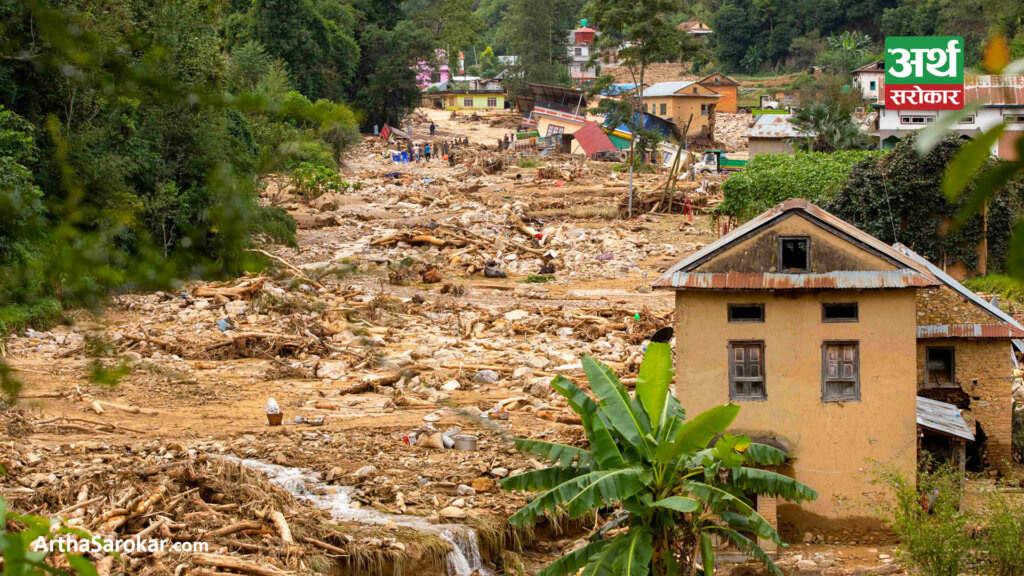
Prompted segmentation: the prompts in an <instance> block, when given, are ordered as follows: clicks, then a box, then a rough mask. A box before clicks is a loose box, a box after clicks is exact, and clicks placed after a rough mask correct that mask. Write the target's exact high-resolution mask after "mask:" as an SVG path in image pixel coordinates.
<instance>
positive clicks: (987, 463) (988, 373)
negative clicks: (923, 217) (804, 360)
mask: <svg viewBox="0 0 1024 576" xmlns="http://www.w3.org/2000/svg"><path fill="white" fill-rule="evenodd" d="M895 248H896V249H897V250H899V251H900V252H901V253H903V254H905V255H906V256H908V257H909V258H912V259H914V260H916V261H917V262H919V263H920V264H921V265H922V266H925V267H927V268H928V272H929V273H930V274H931V275H932V276H933V277H934V278H935V279H936V280H938V281H939V282H940V283H941V286H939V287H935V288H928V289H924V290H920V291H919V292H918V293H917V383H918V395H920V396H923V397H927V398H932V399H934V400H940V401H943V402H946V403H949V404H953V405H956V406H957V407H958V408H960V409H961V410H963V412H964V416H965V418H966V419H967V421H968V424H969V425H970V427H971V429H972V430H973V433H974V435H975V436H976V442H974V443H973V444H972V445H970V446H968V447H967V454H968V456H967V462H966V463H965V464H966V466H967V467H968V468H969V469H971V470H973V471H981V470H982V469H983V468H988V469H989V470H990V471H991V473H993V474H1001V475H1005V474H1009V473H1010V467H1011V461H1012V456H1011V446H1010V444H1011V436H1012V423H1011V420H1012V415H1013V401H1012V399H1011V394H1012V381H1013V369H1014V367H1015V366H1016V363H1017V362H1016V356H1015V351H1014V347H1017V348H1018V349H1020V348H1021V347H1024V340H1021V338H1024V327H1022V326H1021V325H1020V323H1019V322H1017V321H1016V320H1014V318H1013V317H1012V316H1010V315H1009V314H1007V313H1005V312H1003V311H1002V310H1000V309H999V307H998V306H996V305H995V304H992V303H990V302H987V301H986V300H984V299H983V298H981V297H980V296H978V295H977V294H975V293H974V292H971V291H970V290H969V289H967V288H966V287H964V286H963V285H962V284H960V283H959V282H957V281H956V280H954V279H953V277H952V276H950V275H948V274H946V273H945V272H943V271H942V270H941V269H940V268H939V267H937V266H935V265H934V264H932V263H930V262H928V261H927V260H926V259H925V258H923V257H922V256H920V255H918V254H916V253H915V252H914V251H913V250H911V249H910V248H907V247H906V246H903V245H902V244H897V245H896V246H895Z"/></svg>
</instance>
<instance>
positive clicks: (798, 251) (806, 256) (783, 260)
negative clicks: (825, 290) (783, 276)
mask: <svg viewBox="0 0 1024 576" xmlns="http://www.w3.org/2000/svg"><path fill="white" fill-rule="evenodd" d="M779 252H780V254H779V263H780V264H781V267H782V271H783V272H807V271H808V270H809V269H810V267H811V260H810V252H811V239H810V238H808V237H806V236H791V237H785V236H784V237H782V238H779Z"/></svg>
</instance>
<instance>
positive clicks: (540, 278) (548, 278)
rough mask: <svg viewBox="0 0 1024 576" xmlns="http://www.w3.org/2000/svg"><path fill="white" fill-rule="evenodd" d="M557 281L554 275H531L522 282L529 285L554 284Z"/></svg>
mask: <svg viewBox="0 0 1024 576" xmlns="http://www.w3.org/2000/svg"><path fill="white" fill-rule="evenodd" d="M554 280H555V275H554V274H530V275H529V276H527V277H526V278H523V279H522V280H520V282H525V283H527V284H544V283H546V282H553V281H554Z"/></svg>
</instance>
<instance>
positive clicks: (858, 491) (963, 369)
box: [654, 199, 1019, 545]
mask: <svg viewBox="0 0 1024 576" xmlns="http://www.w3.org/2000/svg"><path fill="white" fill-rule="evenodd" d="M953 285H956V286H959V285H958V284H956V282H955V281H953V280H952V279H951V278H948V277H944V275H942V274H941V273H937V269H936V268H934V267H933V266H930V265H929V264H928V263H927V262H926V261H924V260H923V259H922V258H920V257H919V256H917V255H912V254H911V253H910V251H909V250H908V249H905V248H904V247H892V246H889V245H887V244H885V243H883V242H881V241H879V240H877V239H876V238H874V237H872V236H870V235H868V234H867V233H865V232H863V231H861V230H859V229H857V228H855V227H854V226H851V225H850V224H848V223H846V222H844V221H842V220H840V219H839V218H836V217H835V216H833V215H831V214H829V213H827V212H825V211H824V210H822V209H820V208H818V207H817V206H814V205H812V204H810V203H808V202H807V201H806V200H800V199H795V200H788V201H786V202H783V203H782V204H779V205H777V206H775V207H774V208H772V209H770V210H768V211H767V212H765V213H763V214H761V215H760V216H758V217H756V218H754V219H752V220H750V221H749V222H747V223H746V224H744V225H743V226H740V227H738V228H736V229H735V230H733V231H732V232H731V233H729V234H727V235H725V236H723V237H721V238H719V239H718V240H716V241H715V242H713V243H711V244H709V245H707V246H706V247H705V248H703V249H702V250H699V251H698V252H696V253H694V254H692V255H690V256H689V257H687V258H686V259H684V260H683V261H681V262H679V263H678V264H676V265H675V266H673V267H672V268H670V269H669V270H668V271H666V272H665V273H664V274H663V275H662V276H661V277H660V278H659V279H658V280H657V281H656V282H655V283H654V287H655V288H660V289H670V290H674V291H675V301H676V306H675V308H676V324H677V327H676V344H675V347H676V363H677V369H676V382H675V384H676V395H677V396H678V397H679V399H680V401H681V402H682V404H683V405H684V406H686V408H687V410H688V411H689V412H691V413H694V414H696V413H700V412H702V411H704V410H707V409H709V408H711V407H713V406H716V405H720V404H724V403H726V402H730V401H731V402H735V403H737V404H739V405H741V406H742V410H741V411H740V413H739V417H738V418H737V419H736V421H735V423H734V428H735V430H736V431H737V432H742V433H745V434H747V435H749V436H750V437H751V438H754V439H756V440H757V441H761V442H765V443H769V444H772V445H774V446H777V447H779V448H781V449H783V450H784V451H785V452H786V453H787V454H788V456H789V459H788V460H787V462H786V463H785V464H783V465H782V466H780V467H779V472H781V473H783V474H786V475H788V476H791V477H793V478H794V479H796V480H798V481H800V482H803V483H805V484H807V485H809V486H811V487H812V488H814V489H815V490H817V491H818V492H819V494H820V496H819V498H818V499H817V500H815V501H813V502H805V503H803V504H799V505H797V504H792V503H783V502H779V503H778V504H777V503H776V500H775V499H771V498H761V499H758V500H756V505H757V509H758V511H759V512H760V513H761V514H762V515H763V516H765V518H767V519H768V521H769V522H771V523H773V524H774V525H775V526H776V527H778V526H779V525H780V524H781V525H783V526H785V527H786V528H790V529H795V530H800V531H805V530H811V529H816V530H820V531H823V532H826V533H828V532H833V531H837V530H842V531H843V532H844V533H853V534H854V536H853V537H854V538H858V536H860V535H866V534H868V533H870V532H872V531H873V530H875V529H877V528H878V527H879V525H878V522H877V521H876V520H874V518H873V514H872V510H873V508H874V506H875V504H876V502H877V499H878V498H879V497H883V495H882V493H880V492H879V490H882V488H879V487H876V486H873V485H872V484H870V483H869V481H870V480H871V477H872V475H873V474H874V473H875V472H877V471H878V470H879V467H886V468H895V469H897V470H899V471H901V472H903V473H904V474H907V475H913V474H914V473H915V470H916V467H917V463H918V459H919V451H918V446H919V444H920V446H921V448H922V449H927V448H942V450H940V452H943V453H945V454H947V455H948V456H950V457H955V456H956V455H957V454H958V453H959V454H962V453H963V449H964V445H965V444H968V443H973V440H975V435H974V433H973V432H972V430H971V427H970V425H969V424H968V422H967V420H966V419H964V418H963V417H962V416H961V414H960V411H959V410H958V406H961V405H963V404H967V403H968V402H966V400H965V399H964V398H962V397H961V398H958V397H951V396H949V395H942V394H936V393H935V392H934V389H933V388H935V387H933V386H932V385H931V382H933V381H935V380H936V379H939V380H941V379H942V377H941V376H940V375H939V373H938V371H939V370H940V368H941V367H940V366H939V364H938V359H939V358H940V355H939V354H935V353H933V352H929V351H930V350H931V349H933V348H936V347H940V348H943V349H952V350H953V352H952V355H953V357H949V356H947V357H946V358H949V360H950V365H949V372H948V374H947V375H946V378H947V379H948V378H949V377H950V376H955V380H954V381H955V382H957V383H958V384H957V385H958V386H959V385H961V384H963V385H964V388H963V390H964V393H965V394H967V395H968V396H970V397H971V398H972V400H971V402H970V403H969V404H970V408H971V414H970V415H969V417H970V420H971V421H972V422H974V423H976V424H979V426H978V428H977V430H978V431H979V434H978V435H979V436H981V434H980V432H981V431H982V430H987V427H988V426H992V429H993V430H996V429H999V430H1002V426H1003V425H1004V424H1003V422H1004V421H1006V422H1008V419H1009V417H1010V405H1009V403H1008V402H1009V398H1010V394H1011V389H1010V388H1011V382H1010V376H1011V374H1012V370H1011V366H1010V365H1009V362H1010V359H1009V357H1008V356H1009V342H1008V341H1009V339H1010V338H1017V337H1019V327H1017V326H1015V325H1013V324H1011V323H1010V322H1009V321H1007V318H1004V317H1001V316H1000V315H998V314H995V313H994V311H992V310H984V309H982V308H985V307H983V306H981V307H979V306H978V303H977V302H976V301H974V300H973V299H972V298H970V297H967V296H966V295H965V294H964V293H963V292H961V291H959V290H958V289H956V288H954V286H953ZM960 288H962V286H961V287H960ZM963 290H966V289H963ZM950 292H952V293H954V294H956V295H958V296H960V297H963V298H966V299H967V300H969V301H970V303H969V304H964V305H962V306H953V307H952V308H953V310H954V312H955V313H952V314H951V315H947V316H942V317H939V316H936V315H935V313H934V311H933V308H935V306H934V305H933V302H932V300H933V296H932V294H948V293H950ZM974 310H977V314H976V315H975V317H974V319H973V320H968V317H969V316H970V314H973V313H974ZM968 311H970V312H968ZM980 315H985V316H986V319H985V321H986V322H987V324H985V326H983V327H976V330H974V331H971V330H969V329H967V328H966V327H964V326H963V325H964V323H966V322H980V321H981V320H979V319H978V318H979V317H980ZM1010 320H1011V321H1012V318H1011V319H1010ZM935 325H942V326H946V327H948V328H950V330H949V331H947V332H945V333H943V332H941V331H939V330H938V329H936V328H934V326H935ZM972 326H973V325H972ZM972 329H973V328H972ZM978 334H981V336H977V335H978ZM935 335H941V337H939V338H932V336H935ZM929 360H930V361H931V362H930V363H929ZM954 361H955V368H954V367H953V362H954ZM950 385H951V383H950V381H948V380H942V384H941V386H938V388H939V389H940V390H942V389H946V388H947V387H949V386H950ZM919 391H920V394H921V395H920V396H919ZM972 394H978V395H980V396H978V398H984V400H980V399H979V400H974V396H971V395H972ZM954 396H955V395H954ZM997 400H998V401H997ZM957 402H959V403H957ZM984 433H985V435H988V436H987V438H988V440H987V443H988V445H989V446H988V448H987V453H988V454H989V455H990V456H989V460H990V461H991V460H992V459H993V458H996V457H1001V456H1002V455H1003V454H1006V452H1005V450H1008V447H1009V443H1008V441H1007V442H1005V443H1003V441H1002V438H1001V432H994V434H989V432H987V431H985V432H984ZM996 437H999V441H998V442H994V441H993V440H994V439H995V438H996ZM940 439H945V440H947V443H946V445H945V448H943V445H941V443H940V442H939V441H938V440H940ZM1004 446H1005V450H1004ZM939 455H940V456H941V455H942V454H939ZM961 462H962V456H961ZM993 465H995V462H993ZM765 544H766V545H768V544H769V543H765Z"/></svg>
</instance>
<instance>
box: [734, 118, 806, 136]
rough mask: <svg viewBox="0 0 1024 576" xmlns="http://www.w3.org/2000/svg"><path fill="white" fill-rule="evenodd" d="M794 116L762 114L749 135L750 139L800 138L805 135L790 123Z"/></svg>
mask: <svg viewBox="0 0 1024 576" xmlns="http://www.w3.org/2000/svg"><path fill="white" fill-rule="evenodd" d="M792 116H793V115H792V114H761V115H760V116H758V117H757V120H755V121H754V125H753V126H751V127H750V131H749V132H748V133H747V137H748V138H799V137H801V136H803V134H802V133H801V132H800V131H799V130H797V128H796V126H793V124H792V123H791V122H790V121H789V119H790V118H791V117H792Z"/></svg>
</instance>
